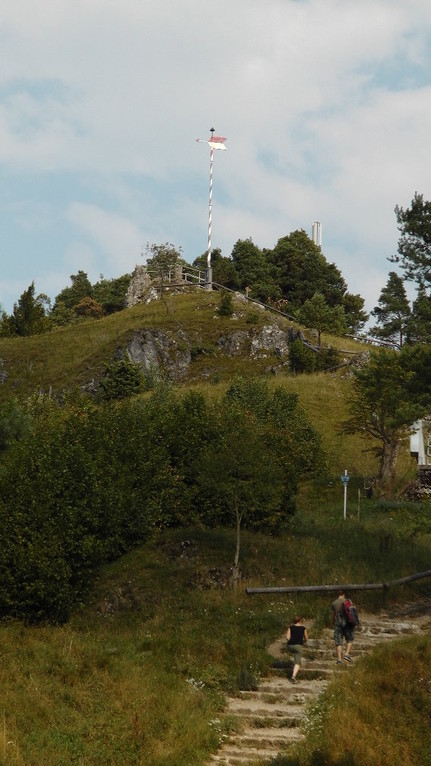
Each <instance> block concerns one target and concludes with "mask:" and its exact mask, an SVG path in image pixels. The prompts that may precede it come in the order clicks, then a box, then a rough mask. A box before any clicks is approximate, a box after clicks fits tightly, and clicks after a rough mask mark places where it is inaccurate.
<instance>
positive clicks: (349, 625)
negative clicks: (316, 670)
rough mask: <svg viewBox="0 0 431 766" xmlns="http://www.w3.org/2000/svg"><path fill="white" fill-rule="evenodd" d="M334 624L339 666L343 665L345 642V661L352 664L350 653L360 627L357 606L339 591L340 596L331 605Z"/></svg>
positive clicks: (341, 590) (342, 591)
mask: <svg viewBox="0 0 431 766" xmlns="http://www.w3.org/2000/svg"><path fill="white" fill-rule="evenodd" d="M331 615H332V624H333V626H334V641H335V646H336V648H337V665H342V664H343V660H342V657H343V642H344V641H345V642H346V651H345V653H344V659H345V661H346V662H352V658H351V656H350V652H351V649H352V643H353V640H354V637H355V628H356V627H358V625H359V618H358V612H357V610H356V607H355V605H354V604H353V602H352V601H351V600H350V598H349V597H348V596H347V594H346V593H345V592H344V590H343V589H340V590H339V591H338V596H337V598H336V599H335V601H333V602H332V604H331Z"/></svg>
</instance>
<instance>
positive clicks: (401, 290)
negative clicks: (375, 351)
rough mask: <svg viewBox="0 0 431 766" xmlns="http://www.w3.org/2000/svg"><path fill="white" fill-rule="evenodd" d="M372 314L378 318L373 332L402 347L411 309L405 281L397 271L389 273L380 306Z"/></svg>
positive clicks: (381, 295) (377, 336) (379, 301)
mask: <svg viewBox="0 0 431 766" xmlns="http://www.w3.org/2000/svg"><path fill="white" fill-rule="evenodd" d="M371 314H372V316H374V317H375V318H376V320H377V325H376V326H375V327H372V328H371V330H370V332H371V334H372V335H374V336H375V337H376V338H381V339H384V340H388V341H393V342H394V343H396V344H397V346H399V348H402V346H403V343H404V340H405V335H406V330H407V327H408V323H409V319H410V315H411V309H410V303H409V300H408V298H407V293H406V290H405V287H404V282H403V280H402V279H401V277H400V276H399V275H398V274H396V273H395V271H391V272H390V273H389V278H388V281H387V283H386V286H385V287H384V288H383V289H382V291H381V293H380V298H379V300H378V306H375V308H374V309H373V311H372V312H371Z"/></svg>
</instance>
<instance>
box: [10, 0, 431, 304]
mask: <svg viewBox="0 0 431 766" xmlns="http://www.w3.org/2000/svg"><path fill="white" fill-rule="evenodd" d="M430 41H431V2H427V1H426V0H409V2H406V0H361V1H360V2H358V0H217V2H211V3H210V2H205V1H204V0H200V1H199V2H198V0H3V1H2V3H1V5H0V55H1V62H2V66H1V69H0V174H1V176H0V178H1V183H0V200H1V206H0V227H1V229H0V230H1V240H0V241H1V258H2V260H1V264H2V268H1V273H0V302H1V304H2V306H3V308H5V309H6V310H7V311H11V310H12V307H13V303H14V302H15V301H16V300H17V299H18V297H19V296H20V294H21V293H22V291H23V290H24V289H26V288H27V287H28V285H29V284H30V283H31V282H32V280H34V281H35V286H36V292H44V293H47V294H48V295H49V296H50V297H51V298H54V297H55V296H56V295H57V294H58V292H59V291H60V290H61V289H62V288H63V287H66V286H67V285H69V284H70V280H69V277H70V274H75V273H76V272H77V271H78V270H79V269H82V270H83V271H86V272H87V274H88V276H89V278H90V280H91V281H92V282H95V281H97V280H98V279H99V276H100V274H103V275H104V276H105V277H106V278H111V277H117V276H120V275H122V274H125V273H127V272H131V271H132V270H133V268H134V267H135V265H136V264H137V263H143V262H144V261H143V259H142V257H141V252H142V251H143V250H144V249H145V244H146V243H147V242H155V243H163V242H172V243H173V244H174V245H176V246H181V247H182V248H183V255H184V257H185V259H186V260H187V261H189V262H192V261H193V260H194V259H195V258H196V257H197V256H198V255H200V254H201V253H203V252H204V251H205V249H206V246H207V226H208V178H209V148H208V146H207V145H206V144H199V143H196V138H198V137H199V138H203V139H207V138H208V137H209V129H210V128H211V127H214V128H215V130H216V133H218V134H221V135H223V136H226V137H227V139H228V140H227V143H226V145H227V147H228V151H227V152H217V153H216V155H215V161H214V185H213V246H215V247H221V249H222V252H223V255H225V256H228V255H230V253H231V251H232V247H233V245H234V243H235V242H236V241H237V240H238V239H245V238H247V237H251V238H252V239H253V241H254V242H255V243H256V244H257V245H258V246H260V247H273V246H274V245H275V244H276V242H277V240H278V239H279V238H280V237H282V236H285V235H286V234H289V233H290V232H291V231H294V230H295V229H301V228H302V229H305V231H306V232H307V233H308V234H310V235H311V226H312V222H313V221H320V222H321V224H322V233H323V243H322V250H323V253H324V254H325V256H326V258H327V260H328V261H330V262H335V263H336V265H337V266H338V268H339V269H340V270H341V272H342V274H343V276H344V278H345V279H346V281H347V283H348V287H349V290H350V292H354V293H360V294H361V295H362V296H363V297H364V298H365V302H366V308H367V310H368V311H369V310H370V309H372V308H373V306H375V304H376V302H377V299H378V297H379V295H380V291H381V289H382V287H383V286H384V285H385V283H386V281H387V276H388V272H389V271H390V270H391V269H393V268H394V266H393V265H392V264H390V263H389V262H388V260H387V258H388V256H390V255H392V254H394V253H395V252H396V249H397V241H398V231H397V225H396V219H395V215H394V207H395V205H397V204H398V205H401V206H403V207H406V206H408V205H409V204H410V202H411V200H412V198H413V196H414V193H415V191H418V192H419V193H422V194H423V195H424V197H425V199H428V200H429V199H431V174H430V158H429V145H430V136H431V55H430V54H431V46H430Z"/></svg>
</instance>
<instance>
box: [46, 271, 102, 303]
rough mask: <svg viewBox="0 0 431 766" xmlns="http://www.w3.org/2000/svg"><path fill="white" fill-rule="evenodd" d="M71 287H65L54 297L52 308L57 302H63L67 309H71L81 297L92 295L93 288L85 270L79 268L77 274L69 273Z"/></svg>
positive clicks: (90, 296)
mask: <svg viewBox="0 0 431 766" xmlns="http://www.w3.org/2000/svg"><path fill="white" fill-rule="evenodd" d="M70 279H71V281H72V285H71V287H65V288H64V289H63V290H62V291H61V292H60V293H59V294H58V295H57V297H56V299H55V304H54V309H55V308H56V306H57V305H58V304H63V305H64V306H65V307H66V308H67V309H73V308H75V306H76V305H77V304H78V303H79V302H80V301H82V299H83V298H92V297H93V288H92V287H91V282H90V280H89V279H88V276H87V274H86V273H85V271H81V270H79V271H78V273H77V274H71V275H70Z"/></svg>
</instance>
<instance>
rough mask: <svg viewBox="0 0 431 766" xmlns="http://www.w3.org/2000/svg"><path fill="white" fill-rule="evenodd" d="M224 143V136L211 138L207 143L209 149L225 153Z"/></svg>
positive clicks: (225, 139)
mask: <svg viewBox="0 0 431 766" xmlns="http://www.w3.org/2000/svg"><path fill="white" fill-rule="evenodd" d="M225 141H227V138H225V137H224V136H211V138H210V140H209V141H208V145H209V147H210V148H211V149H220V150H221V151H223V152H225V151H226V147H225V145H224V142H225Z"/></svg>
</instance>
